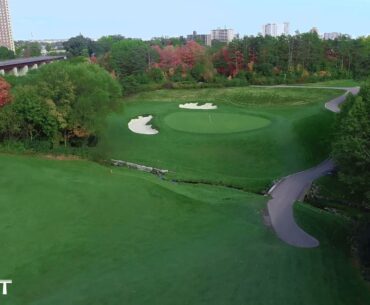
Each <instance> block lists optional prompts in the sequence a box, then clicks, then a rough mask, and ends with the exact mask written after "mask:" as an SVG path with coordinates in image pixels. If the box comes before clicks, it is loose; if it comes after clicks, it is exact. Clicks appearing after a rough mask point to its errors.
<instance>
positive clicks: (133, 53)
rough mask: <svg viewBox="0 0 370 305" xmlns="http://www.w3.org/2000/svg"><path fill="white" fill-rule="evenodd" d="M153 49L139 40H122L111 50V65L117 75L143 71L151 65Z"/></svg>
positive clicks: (123, 75) (122, 75)
mask: <svg viewBox="0 0 370 305" xmlns="http://www.w3.org/2000/svg"><path fill="white" fill-rule="evenodd" d="M153 54H154V50H152V48H150V47H149V46H148V44H146V43H145V42H143V41H141V40H123V41H119V42H117V43H115V44H114V45H113V47H112V51H111V61H112V67H113V68H114V70H115V71H116V73H117V75H118V76H119V77H126V76H129V75H132V74H139V73H144V72H146V71H147V70H148V68H149V67H150V65H151V56H153Z"/></svg>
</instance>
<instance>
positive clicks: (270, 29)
mask: <svg viewBox="0 0 370 305" xmlns="http://www.w3.org/2000/svg"><path fill="white" fill-rule="evenodd" d="M289 33H290V24H289V22H284V23H267V24H264V25H263V26H262V35H263V36H272V37H278V36H282V35H289Z"/></svg>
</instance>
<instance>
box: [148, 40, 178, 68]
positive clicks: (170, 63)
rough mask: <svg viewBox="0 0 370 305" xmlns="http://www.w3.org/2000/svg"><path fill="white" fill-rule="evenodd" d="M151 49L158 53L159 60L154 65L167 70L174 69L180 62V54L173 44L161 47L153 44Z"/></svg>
mask: <svg viewBox="0 0 370 305" xmlns="http://www.w3.org/2000/svg"><path fill="white" fill-rule="evenodd" d="M153 49H154V50H156V51H157V53H158V54H159V60H158V63H156V64H155V67H157V68H161V69H163V70H166V71H167V70H169V69H173V68H174V69H175V68H177V67H178V66H180V65H181V64H182V62H181V57H180V54H179V52H178V51H177V48H175V47H174V46H171V45H170V46H166V47H164V48H163V49H162V48H161V47H159V46H154V47H153Z"/></svg>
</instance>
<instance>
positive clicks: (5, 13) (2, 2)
mask: <svg viewBox="0 0 370 305" xmlns="http://www.w3.org/2000/svg"><path fill="white" fill-rule="evenodd" d="M0 46H1V47H7V48H8V49H9V50H12V51H15V47H14V41H13V32H12V24H11V21H10V14H9V6H8V0H0Z"/></svg>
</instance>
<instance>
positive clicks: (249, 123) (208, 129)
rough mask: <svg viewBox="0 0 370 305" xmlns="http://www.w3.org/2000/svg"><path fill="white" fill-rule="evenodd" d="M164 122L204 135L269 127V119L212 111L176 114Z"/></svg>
mask: <svg viewBox="0 0 370 305" xmlns="http://www.w3.org/2000/svg"><path fill="white" fill-rule="evenodd" d="M164 122H165V123H166V124H167V125H168V126H169V127H171V128H173V129H175V130H178V131H185V132H191V133H202V134H225V133H234V132H243V131H250V130H255V129H260V128H263V127H266V126H268V125H269V124H270V123H271V122H270V121H269V120H267V119H264V118H261V117H257V116H251V115H245V114H244V115H241V114H232V113H212V111H206V112H204V111H197V112H195V111H191V112H190V111H189V112H184V111H183V112H174V113H171V114H169V115H168V116H166V117H165V118H164Z"/></svg>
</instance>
